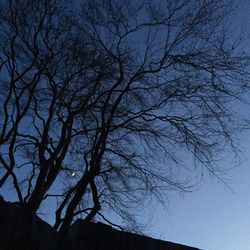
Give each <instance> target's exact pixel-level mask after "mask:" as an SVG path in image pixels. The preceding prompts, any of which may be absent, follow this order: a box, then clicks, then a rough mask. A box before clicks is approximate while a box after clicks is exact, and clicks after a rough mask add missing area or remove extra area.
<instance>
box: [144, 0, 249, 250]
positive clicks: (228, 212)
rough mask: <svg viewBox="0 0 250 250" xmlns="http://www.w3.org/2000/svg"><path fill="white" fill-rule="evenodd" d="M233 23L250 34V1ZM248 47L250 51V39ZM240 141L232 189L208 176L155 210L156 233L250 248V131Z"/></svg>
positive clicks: (220, 247)
mask: <svg viewBox="0 0 250 250" xmlns="http://www.w3.org/2000/svg"><path fill="white" fill-rule="evenodd" d="M232 25H233V26H234V27H235V28H234V29H236V30H240V29H241V28H242V27H243V28H244V29H245V32H246V34H247V33H249V34H250V1H249V0H244V1H241V3H240V6H239V8H238V9H237V13H236V17H235V20H233V21H232ZM248 44H249V45H248ZM245 46H247V47H246V49H247V50H248V51H249V50H250V43H249V40H248V41H246V42H245ZM248 46H249V47H248ZM239 109H240V108H239ZM248 109H250V107H248ZM248 118H250V117H248ZM240 142H241V143H240V147H241V149H242V153H243V154H242V163H241V165H240V166H238V167H236V168H234V169H232V170H231V171H230V172H229V173H228V175H227V178H228V179H229V180H228V183H229V184H230V187H231V188H232V191H231V190H229V189H228V188H227V187H226V186H225V185H223V184H222V183H219V182H218V181H216V180H215V179H213V178H212V179H210V178H207V179H205V180H204V181H203V183H201V186H200V188H199V189H198V190H197V191H195V192H192V193H189V194H186V195H183V196H178V195H175V196H172V197H170V202H169V204H168V205H167V208H165V209H164V208H158V210H157V211H155V213H154V214H155V219H154V220H153V221H152V223H151V224H152V225H153V226H152V228H151V229H150V230H149V232H150V233H151V235H152V236H154V237H156V238H161V239H164V240H167V241H172V242H177V243H181V244H185V245H189V246H194V247H198V248H201V249H204V250H250V131H248V132H246V133H244V134H243V135H241V137H240ZM220 164H221V165H222V166H223V165H225V164H227V163H226V161H225V162H224V161H222V162H221V163H220Z"/></svg>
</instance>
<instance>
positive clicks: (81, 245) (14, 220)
mask: <svg viewBox="0 0 250 250" xmlns="http://www.w3.org/2000/svg"><path fill="white" fill-rule="evenodd" d="M0 250H198V248H193V247H188V246H183V245H180V244H175V243H171V242H166V241H162V240H156V239H152V238H150V237H145V236H140V235H136V234H132V233H127V232H121V231H118V230H115V229H113V228H112V227H110V226H107V225H105V224H102V223H96V224H95V223H89V224H84V223H82V222H81V221H80V220H77V221H76V222H75V223H74V224H73V225H72V227H71V229H70V233H69V236H68V239H67V240H65V239H63V238H62V237H60V234H59V233H57V232H56V231H55V230H54V229H53V228H52V227H51V226H50V225H49V224H47V223H46V222H44V221H43V220H41V219H40V218H38V217H36V216H35V217H30V216H29V215H28V214H26V213H25V211H23V210H22V209H20V208H18V207H17V206H16V205H14V204H12V203H9V202H5V201H4V200H3V199H1V198H0Z"/></svg>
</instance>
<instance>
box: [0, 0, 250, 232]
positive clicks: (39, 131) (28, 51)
mask: <svg viewBox="0 0 250 250" xmlns="http://www.w3.org/2000/svg"><path fill="white" fill-rule="evenodd" d="M229 3H230V1H219V0H203V1H200V0H199V1H198V0H191V1H190V0H181V1H175V0H167V1H136V2H134V1H130V0H125V1H116V0H113V1H111V0H93V1H87V0H86V1H83V2H82V4H81V5H80V6H79V4H78V3H77V2H76V3H74V4H72V6H69V4H67V3H66V1H57V0H50V1H48V0H42V1H40V0H39V1H38V0H12V1H5V2H3V3H2V8H1V14H0V15H1V16H0V17H1V19H0V21H1V26H0V29H1V34H2V35H1V38H0V39H1V40H0V70H1V79H0V84H1V85H0V88H1V92H0V103H1V106H2V107H3V108H2V110H1V111H0V116H1V119H0V150H1V151H0V162H1V170H0V173H1V176H0V187H3V186H5V185H10V184H11V185H13V186H14V190H15V191H16V194H17V197H18V202H19V205H20V206H22V207H25V208H26V209H27V210H28V211H29V212H30V213H33V214H35V213H37V211H38V209H39V207H40V206H41V204H42V202H43V200H44V199H46V198H49V197H54V198H56V200H57V204H58V206H57V210H56V211H55V218H56V222H55V228H56V229H58V230H61V231H62V232H67V230H68V227H69V225H70V223H71V222H72V220H73V218H74V217H76V216H79V215H81V216H82V218H83V219H84V221H86V222H87V221H92V220H93V219H94V218H99V219H101V220H106V221H109V220H108V219H107V218H106V215H105V211H107V210H112V211H113V212H115V213H116V214H118V215H119V216H120V217H121V218H122V219H123V220H124V221H125V222H128V223H130V225H134V223H135V217H134V216H133V209H135V208H138V207H141V206H142V205H143V204H144V201H145V200H147V199H148V197H154V198H157V199H159V200H162V201H164V195H165V194H166V191H168V190H181V191H185V190H190V189H192V185H193V184H194V182H190V181H188V179H187V178H186V175H185V174H184V173H183V172H182V168H183V167H185V169H186V170H185V171H186V173H188V175H191V176H192V177H194V176H196V178H199V177H200V176H201V175H202V172H203V171H208V172H209V173H210V174H212V175H214V176H216V177H217V178H220V173H221V171H222V170H221V168H220V167H219V166H218V165H217V164H216V158H217V155H218V153H219V152H221V151H223V150H224V149H225V145H228V146H229V147H231V149H232V150H233V151H234V152H237V149H236V148H235V146H234V143H233V132H234V128H235V125H236V123H235V120H234V118H235V116H234V114H233V113H232V112H231V110H230V106H229V104H230V101H232V100H234V99H235V98H239V97H240V95H241V94H242V93H243V91H245V88H244V87H245V84H246V81H245V76H246V71H245V70H246V67H247V65H248V60H247V59H248V58H247V56H246V55H245V54H243V53H240V52H239V50H238V48H237V45H238V42H237V41H235V40H234V39H233V38H232V33H230V30H229V29H228V26H227V25H226V21H227V18H228V14H229V13H230V12H231V11H232V10H233V6H232V5H230V4H229ZM190 158H192V159H193V160H194V162H193V165H194V166H195V168H192V166H190V168H188V163H190V162H189V159H190ZM196 180H197V179H196ZM103 211H104V212H103ZM110 223H112V222H110Z"/></svg>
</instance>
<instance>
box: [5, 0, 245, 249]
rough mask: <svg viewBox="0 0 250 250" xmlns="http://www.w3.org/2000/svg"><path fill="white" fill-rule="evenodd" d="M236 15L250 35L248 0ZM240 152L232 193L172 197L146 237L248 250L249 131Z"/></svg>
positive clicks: (206, 184) (214, 184) (215, 189)
mask: <svg viewBox="0 0 250 250" xmlns="http://www.w3.org/2000/svg"><path fill="white" fill-rule="evenodd" d="M236 14H237V15H236V18H235V21H234V20H233V21H232V23H233V24H232V25H233V26H235V29H240V28H241V27H244V28H246V32H249V34H250V0H244V1H243V0H242V1H241V4H240V6H239V8H238V9H237V13H236ZM248 28H249V30H248ZM245 44H246V46H247V42H246V43H245ZM247 49H248V50H249V51H250V42H249V48H247ZM249 109H250V107H249ZM249 113H250V112H249ZM249 119H250V115H249ZM241 148H242V152H243V156H242V164H241V165H240V166H238V167H237V168H234V169H233V170H231V171H230V172H229V173H228V176H227V178H229V179H230V180H229V182H228V183H229V184H230V187H231V188H232V190H230V189H228V188H227V187H226V186H225V185H223V184H222V183H219V182H218V181H217V180H215V179H213V178H211V179H210V178H206V179H205V180H204V181H203V182H202V183H201V185H200V188H199V189H198V190H197V191H194V192H192V193H189V194H185V195H183V196H179V195H178V194H172V195H171V197H170V198H169V203H168V204H167V205H166V208H162V207H160V206H158V208H157V209H156V208H155V207H154V209H153V210H154V212H152V216H153V219H152V221H151V225H152V226H151V228H150V229H149V230H148V231H147V233H149V234H150V235H151V236H152V237H155V238H160V239H163V240H167V241H172V242H176V243H181V244H185V245H189V246H194V247H198V248H200V249H204V250H250V130H249V131H248V132H246V133H244V135H242V136H241ZM221 164H222V166H223V164H227V163H226V161H223V162H221ZM9 198H10V200H11V197H9ZM47 209H48V210H49V209H51V207H50V208H49V207H47ZM44 212H46V208H45V209H44ZM45 217H46V216H45ZM47 219H48V220H49V218H47Z"/></svg>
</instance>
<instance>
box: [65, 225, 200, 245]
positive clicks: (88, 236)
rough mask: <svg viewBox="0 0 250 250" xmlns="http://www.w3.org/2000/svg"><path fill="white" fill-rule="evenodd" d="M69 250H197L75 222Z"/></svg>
mask: <svg viewBox="0 0 250 250" xmlns="http://www.w3.org/2000/svg"><path fill="white" fill-rule="evenodd" d="M70 242H71V249H83V248H81V247H82V246H85V247H84V250H198V248H193V247H188V246H184V245H180V244H175V243H172V242H167V241H162V240H156V239H153V238H150V237H145V236H141V235H137V234H133V233H127V232H121V231H118V230H115V229H113V228H112V227H111V226H108V225H105V224H102V223H97V224H94V223H90V224H84V223H82V222H81V220H77V221H76V222H75V223H74V224H73V225H72V227H71V232H70Z"/></svg>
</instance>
